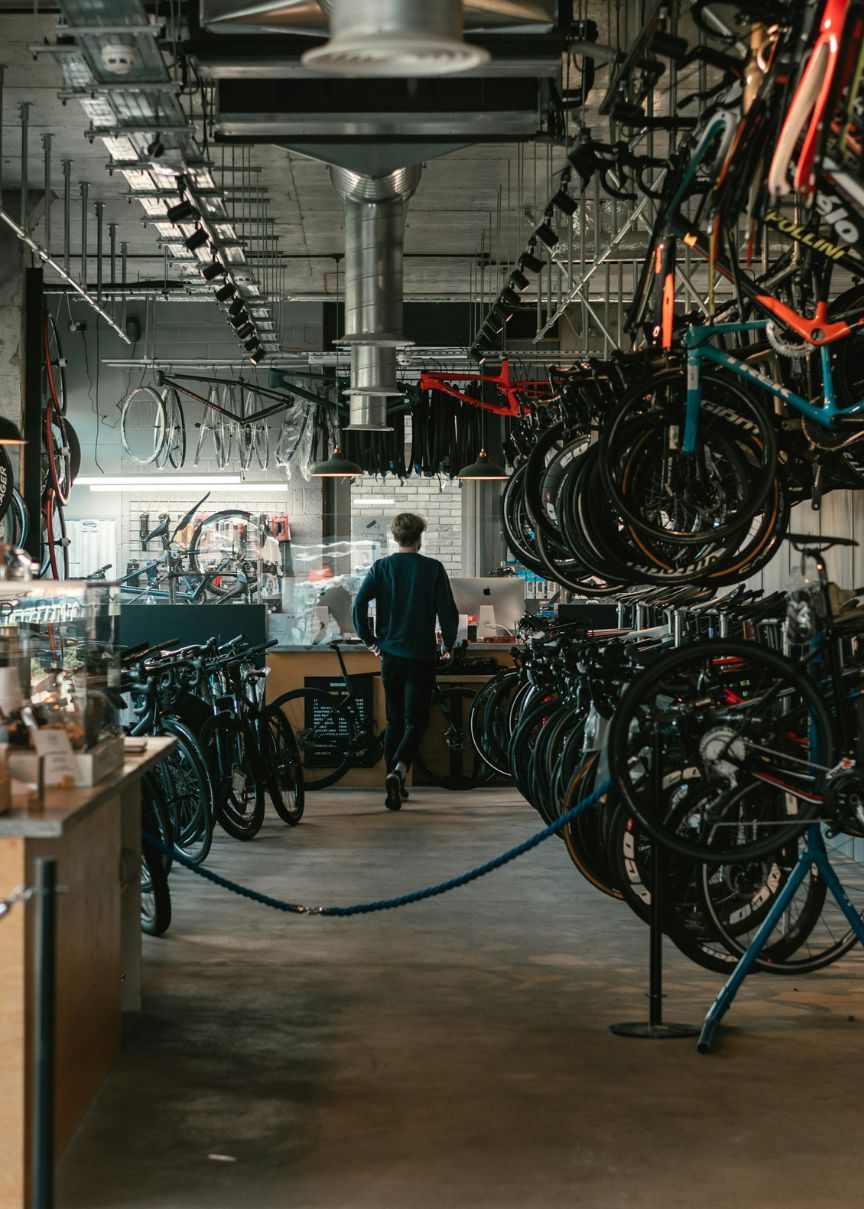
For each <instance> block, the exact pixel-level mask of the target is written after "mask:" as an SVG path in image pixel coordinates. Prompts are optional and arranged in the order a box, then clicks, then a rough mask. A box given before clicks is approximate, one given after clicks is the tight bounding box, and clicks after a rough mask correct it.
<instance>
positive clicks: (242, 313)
mask: <svg viewBox="0 0 864 1209" xmlns="http://www.w3.org/2000/svg"><path fill="white" fill-rule="evenodd" d="M230 310H231V308H230V307H229V314H228V322H229V323H230V324H231V326H232V327H233V328H234V331H235V332H237V331H239V330H240V328H241V327H243V326H244V325H245V324H247V323H248V322H249V316H248V315H247V313H246V308H245V307H241V308H240V310H239V311H238V312H237V314H236V315H232V314H231V313H230Z"/></svg>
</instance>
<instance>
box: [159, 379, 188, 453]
mask: <svg viewBox="0 0 864 1209" xmlns="http://www.w3.org/2000/svg"><path fill="white" fill-rule="evenodd" d="M162 402H163V404H164V407H165V440H164V441H163V442H162V445H161V448H160V449H159V451H158V453H157V455H156V465H157V466H158V467H159V469H160V470H161V469H162V468H163V467H164V466H167V465H168V464H169V463H170V465H172V466H173V467H174V469H175V470H179V469H180V468H181V467H182V465H183V463H184V462H185V461H186V419H185V416H184V415H183V405H182V403H181V402H180V396H179V395H178V393H177V391H176V390H175V389H174V387H173V386H166V387H165V388H164V389H163V391H162Z"/></svg>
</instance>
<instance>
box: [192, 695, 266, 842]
mask: <svg viewBox="0 0 864 1209" xmlns="http://www.w3.org/2000/svg"><path fill="white" fill-rule="evenodd" d="M200 743H201V749H202V751H203V752H204V754H205V756H206V757H207V762H208V764H209V767H210V769H211V772H212V775H213V781H214V785H215V786H216V821H217V822H218V823H219V825H220V826H221V827H222V829H223V831H226V832H227V833H228V835H230V836H232V837H233V838H234V839H235V840H251V839H254V837H255V836H256V835H257V834H258V832H259V831H260V830H261V824H262V823H263V822H264V785H263V779H262V776H261V775H260V774H259V771H258V767H257V760H256V755H255V753H256V750H257V745H256V743H255V739H254V736H253V735H252V732H251V730H250V728H249V726H248V725H247V724H246V723H245V722H244V721H243V719H242V718H238V717H235V715H234V714H230V713H228V712H227V711H226V712H220V713H218V714H213V715H211V717H209V718H208V719H207V721H206V722H205V724H204V726H203V727H202V728H201V735H200Z"/></svg>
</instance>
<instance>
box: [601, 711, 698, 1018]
mask: <svg viewBox="0 0 864 1209" xmlns="http://www.w3.org/2000/svg"><path fill="white" fill-rule="evenodd" d="M652 759H653V767H652V770H651V771H652V774H653V786H652V788H653V793H654V798H655V800H656V801H660V799H661V798H662V796H663V749H662V746H661V742H660V734H659V731H655V734H654V750H653V756H652ZM650 851H651V856H650V860H651V908H650V915H649V942H648V1021H647V1023H646V1022H645V1021H641V1020H640V1021H633V1022H627V1023H625V1024H610V1025H609V1032H610V1033H614V1034H615V1036H616V1037H647V1038H648V1039H649V1040H653V1041H660V1040H665V1039H671V1038H673V1037H698V1035H699V1029H698V1028H697V1027H696V1026H695V1025H692V1024H664V1023H663V895H664V893H665V888H666V881H667V878H668V876H669V863H668V858H667V854H666V850H665V848H664V847H663V845H662V844H657V843H652V844H651V849H650Z"/></svg>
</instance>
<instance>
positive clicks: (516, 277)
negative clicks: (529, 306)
mask: <svg viewBox="0 0 864 1209" xmlns="http://www.w3.org/2000/svg"><path fill="white" fill-rule="evenodd" d="M530 284H531V283H530V281H529V280H528V278H527V277H526V276H525V274H524V273H523V272H522V270H521V269H514V271H513V272H512V273H511V274H510V288H511V289H514V290H527V289H528V286H529V285H530Z"/></svg>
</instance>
